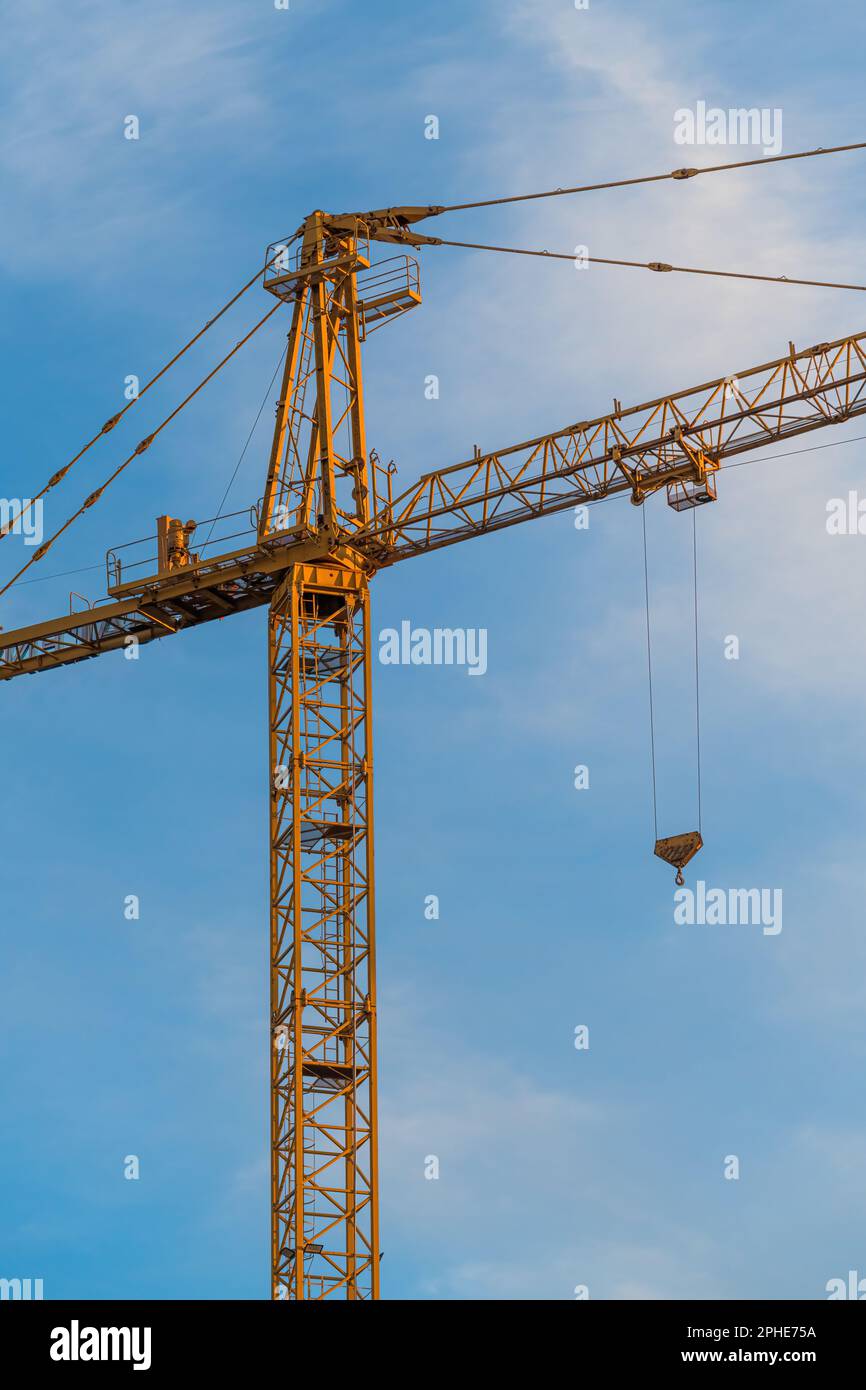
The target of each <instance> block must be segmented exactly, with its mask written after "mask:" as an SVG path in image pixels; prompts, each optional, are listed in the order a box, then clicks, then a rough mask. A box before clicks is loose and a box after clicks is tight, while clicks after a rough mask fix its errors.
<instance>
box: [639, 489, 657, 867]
mask: <svg viewBox="0 0 866 1390" xmlns="http://www.w3.org/2000/svg"><path fill="white" fill-rule="evenodd" d="M641 519H642V521H643V582H644V598H645V602H646V664H647V676H648V678H649V717H650V762H651V765H652V782H653V828H654V831H655V839H656V840H657V839H658V837H659V816H658V804H657V800H656V735H655V719H654V717H653V662H652V648H651V645H650V604H649V564H648V561H647V545H646V507H645V506H643V507H641Z"/></svg>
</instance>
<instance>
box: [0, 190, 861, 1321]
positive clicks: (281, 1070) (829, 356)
mask: <svg viewBox="0 0 866 1390" xmlns="http://www.w3.org/2000/svg"><path fill="white" fill-rule="evenodd" d="M433 211H436V209H429V208H428V209H412V208H404V209H385V210H383V211H381V212H380V213H369V214H366V216H365V217H364V218H363V219H362V218H359V217H358V216H357V215H354V214H352V215H346V216H344V217H340V218H336V219H335V218H331V217H327V216H326V215H325V214H324V213H322V212H316V213H313V214H311V215H310V216H309V217H308V218H307V219H306V221H305V223H304V224H303V226H302V228H301V229H300V230H299V232H298V233H297V234H296V236H295V237H294V238H292V239H291V244H292V245H295V247H296V249H295V251H294V252H293V253H292V254H291V255H289V248H288V247H287V248H285V250H286V257H285V258H283V257H282V255H279V256H277V257H276V258H275V257H273V256H272V255H271V254H270V253H269V255H268V262H267V264H268V269H267V270H266V274H265V279H264V284H265V288H266V289H268V290H270V291H271V292H272V293H273V294H274V295H276V296H277V298H279V299H283V300H285V301H287V302H288V303H290V304H291V305H292V321H291V328H290V331H289V335H288V345H287V351H286V363H285V369H284V373H283V379H282V385H281V391H280V397H279V400H278V402H277V412H276V416H277V419H276V427H275V432H274V438H273V445H272V449H271V454H270V461H269V467H268V473H267V478H266V484H265V492H264V501H263V505H262V507H261V509H260V511H259V512H258V514H257V517H256V520H255V522H254V523H251V525H252V534H251V535H250V536H249V537H248V538H247V539H246V541H245V543H244V544H243V545H241V546H240V547H239V548H236V549H233V550H231V551H230V552H228V553H223V554H218V555H216V556H213V555H205V553H204V551H202V552H201V553H193V552H192V551H191V550H189V551H187V552H183V553H181V554H180V558H179V559H178V552H177V550H175V551H173V552H171V556H172V558H170V559H169V558H168V554H169V552H168V551H166V552H165V554H163V557H162V558H161V559H159V558H157V559H155V560H153V561H152V562H151V560H149V559H147V560H145V562H144V563H143V564H142V563H141V562H135V563H134V564H132V565H130V564H129V563H128V561H127V560H126V559H124V560H123V565H122V566H121V564H120V563H119V562H118V561H117V559H116V554H115V562H114V564H113V565H111V564H110V566H109V583H108V586H107V587H108V594H109V599H108V600H106V601H105V602H104V603H100V604H99V605H98V606H96V607H93V608H91V609H88V610H87V611H86V612H76V613H72V614H70V615H66V616H64V617H61V618H57V619H53V620H51V621H49V622H42V623H38V624H35V625H33V626H31V627H28V628H23V629H19V630H18V631H14V632H10V633H2V632H0V680H8V679H11V678H13V677H15V676H19V675H23V674H27V673H33V672H36V671H42V670H48V669H52V668H54V667H59V666H64V665H68V664H70V663H73V662H79V661H83V660H86V659H87V658H89V657H91V656H96V655H99V654H101V653H104V652H108V651H111V650H116V649H118V648H122V647H124V646H126V645H128V644H129V643H130V642H132V641H134V642H138V643H144V642H150V641H153V640H155V639H157V638H161V637H164V636H167V635H170V634H172V633H176V632H179V631H183V630H186V629H188V628H190V627H194V626H198V625H200V624H202V623H208V622H211V621H214V620H215V619H217V618H223V617H227V616H230V615H231V614H233V613H236V612H241V611H244V610H245V609H249V608H253V607H258V606H264V605H269V620H268V690H269V759H270V761H269V769H268V777H269V798H270V890H271V908H270V970H271V997H270V1003H271V1016H270V1022H269V1028H270V1047H271V1058H272V1061H271V1077H270V1079H271V1186H272V1242H271V1261H272V1264H271V1295H272V1297H273V1298H288V1299H292V1300H299V1299H324V1298H348V1299H369V1298H376V1297H377V1296H378V1288H379V1259H380V1249H379V1231H378V1207H377V1203H378V1183H377V1157H376V1014H375V969H374V964H375V950H374V926H375V911H374V879H373V820H372V742H371V715H370V661H371V642H370V621H369V603H368V590H367V584H368V580H369V578H370V577H371V576H372V575H373V574H374V573H375V572H376V570H377V569H380V568H382V567H383V566H387V565H390V564H393V563H395V562H396V561H398V560H402V559H406V558H408V557H410V556H413V555H420V554H424V553H425V552H427V551H431V550H436V549H439V548H441V547H442V546H445V545H451V544H454V543H455V542H457V541H460V540H464V539H468V538H469V537H472V536H480V535H484V534H486V533H488V532H490V531H496V530H500V529H502V528H503V527H506V526H511V525H515V524H516V523H518V522H521V521H527V520H532V519H534V518H538V517H541V516H546V515H550V514H553V513H555V512H559V511H562V510H564V509H566V508H569V507H572V506H575V505H577V504H580V503H588V502H595V501H598V500H600V499H602V498H604V497H608V496H614V495H617V494H620V493H623V492H625V493H628V494H630V495H631V498H632V500H633V501H634V502H636V503H641V502H643V501H644V500H645V499H646V498H647V496H649V495H650V494H651V493H653V492H655V491H657V490H659V489H660V488H663V487H666V488H667V490H668V500H669V502H670V503H671V505H673V506H675V507H677V508H678V509H679V508H682V507H692V506H695V505H699V504H700V503H702V502H705V501H709V500H711V499H712V498H713V497H714V496H715V475H716V473H717V470H718V469H719V468H720V466H721V465H722V462H723V461H724V460H725V459H729V458H732V457H735V456H737V455H741V454H746V453H748V452H750V451H753V450H755V449H758V448H760V447H762V446H763V445H767V444H776V443H780V442H783V441H784V440H786V439H789V438H791V437H792V436H795V435H800V434H805V433H807V432H809V431H812V430H816V429H819V428H821V427H823V426H826V425H830V424H838V423H840V422H843V421H846V420H851V419H854V418H856V417H858V416H860V415H862V414H864V413H866V334H859V335H856V336H853V337H848V338H842V339H839V340H838V341H837V342H835V343H830V344H821V345H819V346H817V347H814V348H810V349H807V350H805V351H801V352H797V351H796V350H795V349H794V348H793V346H792V347H790V349H789V352H788V354H787V355H786V356H785V357H782V358H779V359H778V360H777V361H775V362H770V363H766V364H764V365H763V366H760V367H753V368H750V369H749V370H748V371H745V372H742V373H740V374H739V376H737V377H723V378H719V379H717V380H715V381H711V382H707V383H705V384H704V385H702V386H698V387H695V388H693V389H691V390H688V391H683V392H679V393H677V394H673V395H668V396H663V397H659V398H658V399H657V400H653V401H649V402H646V403H645V404H643V405H638V406H633V407H631V408H629V409H622V408H621V406H620V405H619V403H618V402H617V403H615V408H614V410H613V411H612V412H611V413H610V414H607V415H604V416H601V417H598V418H596V419H593V420H587V421H582V422H580V423H578V424H575V425H572V426H570V427H568V428H566V429H564V430H559V431H557V432H555V433H551V434H545V435H540V436H538V437H537V438H535V439H531V440H528V441H526V442H525V443H523V444H516V445H512V446H510V447H508V448H504V449H500V450H498V451H496V452H493V453H487V454H480V453H479V454H478V455H477V457H475V458H473V459H471V460H469V461H467V462H464V463H458V464H456V465H454V466H453V467H449V468H443V469H440V470H437V471H435V472H432V473H428V474H426V475H425V476H424V477H422V478H421V479H419V481H418V482H416V483H414V484H412V485H411V486H410V487H409V488H407V489H406V490H405V491H404V492H403V493H402V494H401V495H399V496H398V497H397V498H396V499H394V498H393V497H392V495H391V491H390V474H383V471H382V470H380V469H379V468H378V466H377V463H376V460H375V456H373V455H371V454H370V453H369V452H368V450H367V444H366V439H365V427H364V401H363V389H362V375H361V352H360V345H361V342H362V341H363V339H364V337H365V336H366V335H367V334H368V333H369V332H370V331H372V330H373V329H374V328H375V327H376V326H378V325H380V324H382V323H384V322H386V321H388V320H389V319H392V318H395V317H397V316H399V315H400V314H402V313H404V312H405V311H406V310H407V309H410V308H412V307H414V305H415V304H417V303H418V302H420V295H419V293H418V278H417V266H414V262H411V263H410V258H408V257H406V256H400V257H396V258H394V259H393V260H392V261H391V262H385V263H383V264H382V265H374V266H373V267H371V266H370V261H369V241H370V238H371V237H372V238H374V239H377V240H379V241H385V242H401V241H403V242H405V241H407V240H409V241H410V244H411V238H410V234H409V233H408V232H407V230H406V229H407V227H408V225H409V224H410V223H412V222H413V221H415V220H418V219H419V218H420V217H423V216H427V215H429V214H430V213H431V212H433ZM419 240H423V238H421V239H419ZM273 249H274V248H271V250H272V251H273ZM413 267H414V268H413ZM368 270H370V271H371V274H370V278H369V280H368V281H367V283H366V285H364V284H363V283H360V290H359V282H360V281H361V277H363V274H364V272H365V271H368ZM58 476H59V475H58ZM380 483H381V484H382V486H381V487H380V486H379V484H380ZM385 499H387V500H385ZM171 521H172V519H171V518H167V517H163V518H160V522H162V523H165V524H166V525H167V524H168V523H169V522H171ZM158 526H159V523H158ZM182 529H183V528H182ZM186 529H187V530H193V529H194V528H193V527H191V526H188V527H187V528H186ZM159 534H162V535H163V536H164V535H165V534H167V532H165V530H164V531H163V532H162V533H160V532H158V535H159ZM175 534H177V533H176V532H175ZM151 539H152V538H151ZM235 543H236V544H237V538H236V540H235ZM134 544H137V543H134ZM142 544H143V543H142ZM127 551H128V547H127V548H124V553H126V552H127ZM111 554H112V553H110V557H109V558H110V559H111ZM34 558H39V555H38V553H37V556H35V557H34Z"/></svg>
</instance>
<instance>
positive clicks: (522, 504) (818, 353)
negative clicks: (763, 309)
mask: <svg viewBox="0 0 866 1390" xmlns="http://www.w3.org/2000/svg"><path fill="white" fill-rule="evenodd" d="M864 382H866V334H859V335H857V336H856V337H851V338H841V339H839V340H838V341H837V342H835V343H829V344H828V343H824V344H821V345H820V346H818V347H814V348H809V349H807V350H806V351H804V352H800V353H796V352H794V351H793V349H792V350H791V352H790V353H789V355H788V356H787V357H782V358H779V359H778V360H777V361H775V362H770V363H767V364H765V365H764V366H762V367H753V368H750V369H749V370H748V371H746V372H742V373H741V374H740V375H739V376H733V377H722V378H719V379H718V380H716V381H711V382H708V383H706V384H705V385H703V386H697V387H693V388H692V389H691V390H689V391H684V392H680V393H679V394H677V395H671V396H661V397H659V398H658V399H657V400H654V401H649V402H647V403H646V404H644V405H637V406H632V407H631V408H629V409H626V410H622V409H620V408H619V407H617V408H616V409H615V410H614V411H613V412H612V413H611V414H609V415H603V416H600V417H599V418H597V419H595V420H588V421H585V422H582V423H580V424H576V425H571V426H569V427H568V428H567V429H565V430H560V431H558V432H557V433H555V434H546V435H540V436H539V437H538V438H536V439H531V440H528V441H527V442H526V443H524V444H515V445H512V446H511V447H510V448H507V449H500V450H499V451H497V452H495V453H489V454H481V455H479V457H477V458H474V459H470V460H469V461H467V462H465V463H458V464H455V465H454V466H453V467H451V468H446V469H441V470H438V471H437V472H434V473H429V474H427V475H425V477H423V478H421V479H420V480H419V481H418V482H417V483H415V484H414V485H413V486H412V487H410V488H408V489H407V490H406V491H405V492H404V493H402V494H401V495H400V496H399V497H397V498H396V499H395V500H394V502H393V503H392V504H391V505H390V506H389V507H385V508H383V509H382V510H381V511H380V513H379V514H378V516H377V517H376V518H375V519H374V521H373V522H372V523H371V524H370V525H369V526H368V527H366V528H364V529H362V531H361V532H360V534H359V535H358V536H357V537H356V541H355V543H356V544H357V545H358V546H359V548H363V549H364V551H365V552H366V553H368V554H370V555H371V556H374V557H375V558H376V559H377V560H378V561H379V562H380V563H382V564H389V563H391V562H393V561H394V560H396V559H402V558H404V557H406V556H409V555H419V554H423V553H424V552H426V551H428V550H436V549H439V548H440V547H441V546H444V545H452V544H454V542H456V541H460V540H465V539H467V538H468V537H470V536H475V535H486V534H487V533H488V532H489V531H496V530H500V529H501V528H502V527H505V526H513V525H515V524H516V523H517V522H520V521H529V520H531V519H532V518H533V517H539V516H548V515H550V514H551V513H553V512H557V511H562V510H564V509H565V508H568V507H573V506H575V505H577V504H579V503H582V502H583V503H586V502H594V501H598V500H600V499H601V498H603V497H608V496H611V495H614V494H616V493H619V492H625V491H628V492H631V493H632V495H633V497H634V498H635V500H636V501H640V500H642V499H643V497H644V496H646V494H647V493H649V492H653V491H655V490H657V489H658V488H660V487H662V486H669V487H670V488H671V489H677V488H683V489H686V490H687V489H688V486H689V484H690V483H691V484H700V483H701V482H703V481H704V479H705V477H706V475H707V474H711V473H712V472H713V471H715V469H716V468H717V467H718V465H719V463H720V462H721V461H722V460H723V459H726V458H731V457H732V456H734V455H736V454H742V453H746V452H748V451H751V450H753V449H756V448H760V447H761V446H762V445H765V444H774V443H778V442H780V441H782V440H785V439H789V438H790V437H791V436H792V435H798V434H804V433H806V432H807V431H810V430H815V429H820V428H821V427H823V426H824V425H829V424H838V423H841V422H843V421H845V420H851V419H853V418H855V417H856V416H858V415H862V414H863V413H864V412H866V385H864ZM674 495H675V494H673V493H672V498H673V497H674Z"/></svg>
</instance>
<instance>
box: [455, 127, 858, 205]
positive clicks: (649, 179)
mask: <svg viewBox="0 0 866 1390" xmlns="http://www.w3.org/2000/svg"><path fill="white" fill-rule="evenodd" d="M862 149H866V141H863V140H861V141H859V142H858V143H857V144H854V145H831V146H829V147H828V148H818V149H817V150H801V151H799V152H798V153H796V154H773V155H764V156H763V157H760V158H758V159H741V160H737V161H736V162H735V163H733V164H710V165H706V166H705V167H704V168H703V169H673V170H672V171H671V172H670V173H668V174H647V175H644V177H642V178H636V179H613V180H611V181H609V182H607V183H585V184H581V185H579V186H577V187H575V188H550V189H548V190H547V191H546V192H544V193H518V194H514V195H512V196H511V197H509V198H485V199H482V200H480V201H479V202H475V203H451V204H450V206H448V207H440V206H438V205H437V207H436V210H435V212H436V214H439V213H441V212H463V211H465V210H466V209H468V208H492V207H501V206H502V204H503V203H529V202H534V201H535V200H536V199H538V198H564V197H566V196H567V195H570V194H572V193H595V192H598V191H599V190H601V189H605V188H631V187H634V185H635V184H640V183H661V182H663V181H664V180H666V179H676V180H680V179H691V178H696V177H697V175H698V174H719V173H722V172H723V171H724V170H726V169H750V168H753V167H754V166H755V165H756V164H783V163H785V162H786V161H788V160H792V159H812V158H814V157H815V156H816V155H822V154H844V153H846V152H847V151H849V150H862Z"/></svg>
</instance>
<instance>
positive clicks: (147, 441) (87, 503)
mask: <svg viewBox="0 0 866 1390" xmlns="http://www.w3.org/2000/svg"><path fill="white" fill-rule="evenodd" d="M282 307H283V301H282V300H280V299H278V300H277V302H276V304H275V305H274V307H273V309H269V310H268V312H267V313H266V314H265V315H264V317H263V318H261V319H259V321H258V323H257V324H255V325H254V326H253V327H252V328H251V329H250V331H249V333H247V334H246V335H245V336H244V337H243V338H241V339H240V341H239V342H237V343H235V345H234V347H233V348H232V349H231V351H230V352H228V353H226V355H225V357H223V359H222V360H221V361H220V362H218V363H217V365H216V366H215V367H214V368H213V369H212V370H211V371H210V372H208V374H207V376H206V377H204V378H203V379H202V380H201V381H200V382H199V384H198V386H196V387H195V389H194V390H192V391H190V393H189V395H188V396H185V397H184V399H183V400H182V401H181V402H180V404H179V405H177V406H175V408H174V410H172V412H171V413H170V414H169V415H167V416H166V417H165V419H164V420H163V421H162V422H161V423H160V424H159V425H157V427H156V429H155V430H153V432H152V433H151V434H149V435H147V436H146V437H145V438H144V439H142V440H141V442H140V443H139V444H137V445H136V447H135V448H134V449H133V451H132V453H131V454H130V455H129V457H128V458H126V459H124V461H123V463H121V464H119V465H118V467H117V468H115V470H114V472H113V473H112V474H111V476H110V477H108V478H106V480H105V482H104V483H103V484H102V486H101V487H99V488H97V489H96V491H95V492H92V493H91V494H90V496H89V497H87V498H85V500H84V502H82V504H81V506H80V507H79V508H78V510H77V511H76V512H73V514H72V516H71V517H70V518H69V520H68V521H65V522H64V523H63V525H62V526H61V527H60V528H59V530H57V531H55V532H54V535H53V536H51V537H50V538H49V539H48V540H47V541H45V542H44V544H43V545H40V547H39V549H38V550H37V551H36V552H35V553H34V554H33V555H32V556H31V558H30V559H29V560H28V561H27V564H26V565H22V567H21V569H20V570H18V572H17V574H14V575H13V576H12V578H11V579H10V580H9V581H8V582H7V583H6V584H4V585H3V587H2V588H0V598H2V596H3V595H4V594H5V593H7V592H8V590H9V589H11V588H12V585H13V584H15V583H17V581H18V580H19V579H20V578H21V576H22V574H26V572H27V570H29V569H30V566H31V565H35V564H36V562H37V560H41V559H42V557H43V555H45V554H46V552H47V551H49V550H50V549H51V547H52V545H53V544H54V542H55V541H56V540H58V538H59V537H60V536H62V535H63V533H64V531H68V530H69V527H70V526H71V525H72V524H73V522H75V521H77V520H78V518H79V517H80V516H82V515H83V514H84V512H86V511H87V510H88V508H89V507H92V506H93V505H94V503H96V502H98V501H99V499H100V497H101V496H102V494H103V493H104V492H105V490H106V488H107V487H109V486H110V485H111V484H112V483H113V482H114V480H115V478H118V477H119V476H120V474H121V473H122V472H123V471H124V469H125V468H128V467H129V465H130V464H131V463H132V461H133V459H135V458H137V457H138V455H139V454H143V453H144V452H145V450H147V449H149V448H150V446H151V444H152V443H153V441H154V440H155V439H156V437H157V435H158V434H161V433H162V431H163V430H164V429H165V428H166V426H167V425H170V424H171V422H172V420H174V419H175V417H176V416H178V415H179V414H180V412H181V411H182V410H183V408H184V406H187V405H189V403H190V401H191V400H193V399H194V397H195V396H197V395H198V393H199V391H201V390H203V388H204V387H205V386H207V384H208V382H209V381H212V380H213V378H214V377H215V376H216V374H217V372H219V371H221V370H222V368H223V367H224V366H225V365H226V363H227V362H229V361H230V360H231V359H232V358H233V357H234V355H235V353H237V352H239V351H240V349H241V348H242V347H243V346H244V345H245V344H246V343H248V342H249V340H250V338H252V337H253V335H254V334H255V333H258V331H259V329H260V328H262V327H264V325H265V324H266V323H267V321H268V319H270V318H273V316H274V314H275V313H276V312H277V310H278V309H281V308H282Z"/></svg>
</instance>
